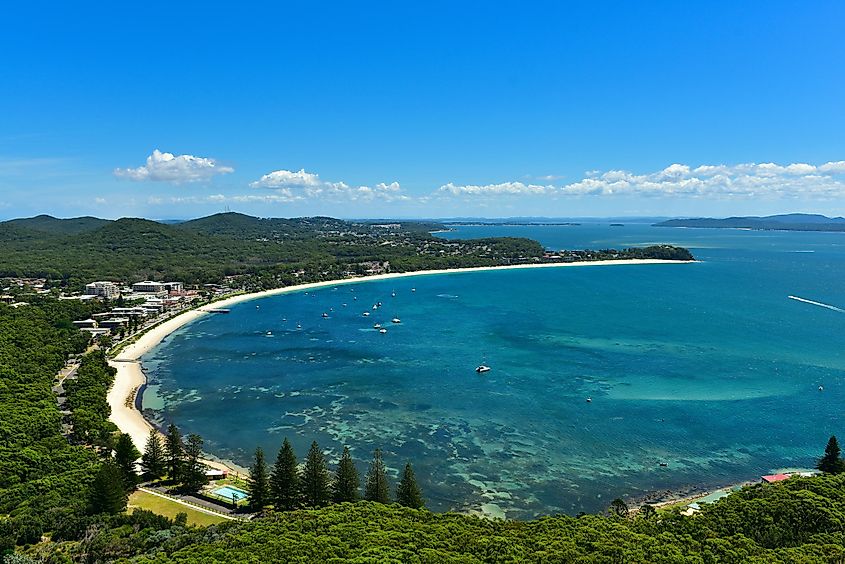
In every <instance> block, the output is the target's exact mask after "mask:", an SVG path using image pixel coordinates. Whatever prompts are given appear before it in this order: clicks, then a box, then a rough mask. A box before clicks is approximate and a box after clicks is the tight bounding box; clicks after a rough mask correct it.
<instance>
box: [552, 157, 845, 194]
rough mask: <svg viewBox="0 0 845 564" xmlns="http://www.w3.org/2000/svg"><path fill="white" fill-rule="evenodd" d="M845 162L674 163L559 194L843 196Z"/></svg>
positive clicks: (615, 173) (597, 176)
mask: <svg viewBox="0 0 845 564" xmlns="http://www.w3.org/2000/svg"><path fill="white" fill-rule="evenodd" d="M843 173H845V161H838V162H829V163H825V164H823V165H820V166H815V165H811V164H807V163H794V164H789V165H785V166H783V165H778V164H775V163H759V164H758V163H741V164H736V165H701V166H698V167H696V168H694V169H692V168H690V167H689V166H687V165H683V164H673V165H670V166H668V167H666V168H664V169H663V170H661V171H658V172H654V173H648V174H634V173H632V172H629V171H625V170H611V171H607V172H604V173H597V172H594V173H591V174H589V175H588V176H587V177H586V178H584V179H582V180H580V181H578V182H573V183H571V184H567V185H565V186H562V187H561V188H560V189H559V190H558V193H559V194H561V195H601V196H610V195H620V194H621V195H638V196H687V197H693V198H716V199H726V198H752V197H770V198H783V197H802V198H834V197H845V182H843V180H845V179H843V178H839V177H837V176H838V175H839V174H843Z"/></svg>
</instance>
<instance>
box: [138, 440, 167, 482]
mask: <svg viewBox="0 0 845 564" xmlns="http://www.w3.org/2000/svg"><path fill="white" fill-rule="evenodd" d="M141 467H142V468H143V469H144V475H145V476H146V477H147V478H148V479H150V480H157V479H159V478H161V477H162V476H164V474H165V472H167V461H166V460H165V459H164V447H163V446H162V444H161V438H160V437H159V436H158V431H156V430H155V429H150V436H149V437H147V445H146V447H145V448H144V454H143V456H142V457H141Z"/></svg>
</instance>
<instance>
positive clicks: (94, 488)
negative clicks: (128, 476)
mask: <svg viewBox="0 0 845 564" xmlns="http://www.w3.org/2000/svg"><path fill="white" fill-rule="evenodd" d="M90 500H91V511H92V513H110V514H116V513H120V512H121V511H124V510H125V509H126V500H127V496H126V490H125V489H124V487H123V473H122V472H121V471H120V468H118V467H117V465H116V464H114V463H112V462H104V463H103V464H102V465H101V466H100V470H99V471H98V472H97V474H96V475H95V476H94V481H93V482H92V484H91V496H90Z"/></svg>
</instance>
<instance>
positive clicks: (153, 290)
mask: <svg viewBox="0 0 845 564" xmlns="http://www.w3.org/2000/svg"><path fill="white" fill-rule="evenodd" d="M132 291H133V292H138V293H144V294H158V293H160V292H166V291H167V288H165V287H164V284H163V283H161V282H153V281H152V280H145V281H144V282H135V283H134V284H132Z"/></svg>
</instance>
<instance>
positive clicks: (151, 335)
mask: <svg viewBox="0 0 845 564" xmlns="http://www.w3.org/2000/svg"><path fill="white" fill-rule="evenodd" d="M689 262H693V261H675V260H657V259H627V260H604V261H582V262H565V263H544V264H519V265H512V266H489V267H487V266H485V267H474V268H455V269H449V270H420V271H415V272H397V273H390V274H376V275H373V276H361V277H356V278H344V279H341V280H328V281H325V282H312V283H308V284H299V285H296V286H286V287H284V288H275V289H273V290H265V291H262V292H253V293H249V294H238V295H236V296H231V297H228V298H225V299H222V300H219V301H215V302H213V303H212V304H208V305H204V306H200V307H198V308H196V309H191V310H188V311H185V312H183V313H181V314H179V315H177V316H175V317H173V318H172V319H168V320H167V321H165V322H163V323H161V324H159V325H156V326H155V327H153V328H151V329H149V330H148V331H147V332H146V333H144V334H142V335H141V336H140V337H138V339H137V340H136V341H135V342H133V343H131V344H129V345H127V346H126V347H124V348H123V349H122V350H121V351H120V352H119V353H118V354H117V355H116V356H115V357H114V359H112V360H111V361H109V364H111V365H112V366H113V367H115V368H116V369H117V375H116V376H115V380H114V384H113V385H112V387H111V389H110V390H109V393H108V396H107V400H108V402H109V406H110V407H111V415H110V416H109V420H110V421H112V422H113V423H114V424H115V425H117V427H118V428H119V429H120V430H121V432H123V433H126V434H127V435H129V436H130V437H132V442H134V443H135V446H136V447H137V448H138V450H139V451H141V452H143V450H144V445H145V444H146V442H147V436H148V435H149V433H150V429H152V428H153V426H152V425H151V424H150V423H149V422H148V421H147V420H146V419H144V416H143V415H142V414H141V412H140V411H138V410H137V409H135V396H136V394H137V391H138V388H139V387H140V386H142V385H143V384H144V383H145V382H146V377H145V375H144V372H143V370H142V369H141V362H140V360H139V359H140V358H141V356H143V355H144V354H145V353H147V352H148V351H149V350H150V349H152V348H153V347H155V346H156V345H157V344H158V343H160V342H161V341H162V340H163V339H164V338H165V337H167V336H168V335H169V334H171V333H173V332H174V331H176V330H177V329H179V328H180V327H182V326H184V325H186V324H188V323H191V322H192V321H194V320H196V319H199V318H200V317H202V316H204V315H210V312H209V311H208V310H210V309H216V308H225V307H228V306H231V305H234V304H237V303H241V302H245V301H249V300H254V299H258V298H264V297H267V296H275V295H279V294H286V293H291V292H300V291H304V290H309V289H312V288H324V287H326V286H337V285H341V284H354V283H360V282H371V281H375V280H389V279H391V278H405V277H410V276H427V275H442V274H457V273H462V272H482V271H489V270H513V269H521V268H568V267H589V266H625V265H643V264H687V263H689ZM211 315H213V314H211ZM238 470H241V469H238Z"/></svg>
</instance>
